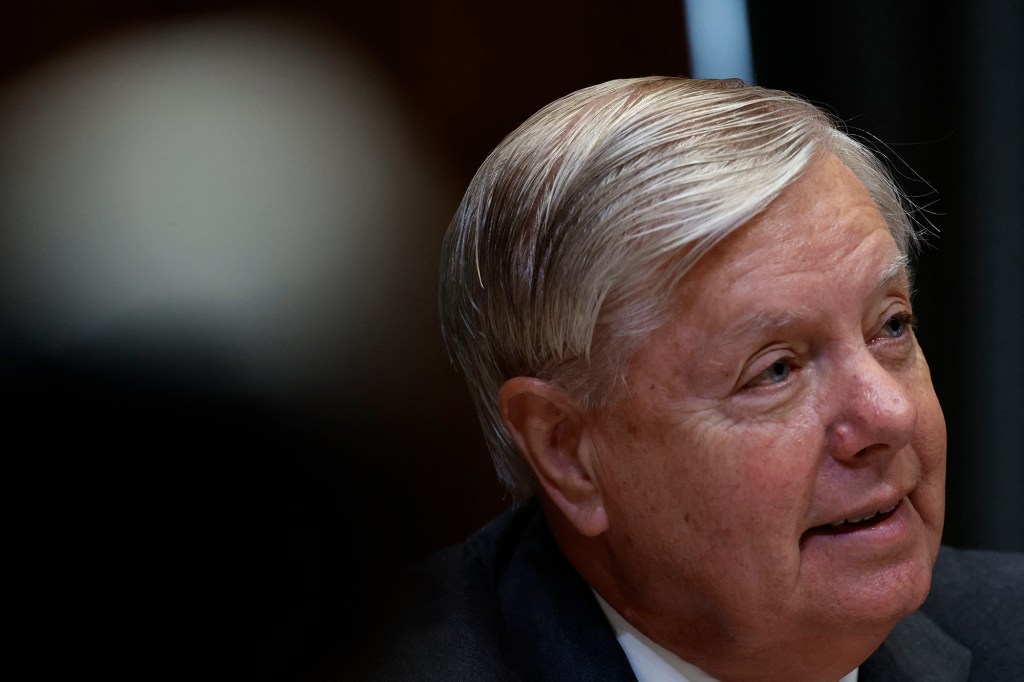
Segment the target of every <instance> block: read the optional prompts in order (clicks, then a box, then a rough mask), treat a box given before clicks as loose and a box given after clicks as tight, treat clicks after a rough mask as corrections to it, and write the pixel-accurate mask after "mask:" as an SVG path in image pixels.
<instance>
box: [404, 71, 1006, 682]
mask: <svg viewBox="0 0 1024 682" xmlns="http://www.w3.org/2000/svg"><path fill="white" fill-rule="evenodd" d="M915 240H916V236H915V232H914V228H913V226H912V224H911V222H910V220H909V219H908V216H907V213H906V211H905V210H904V208H903V205H902V202H901V197H900V195H899V193H898V191H897V189H896V188H895V186H894V184H893V182H892V181H891V179H890V178H889V176H888V175H887V173H886V171H885V170H884V168H883V166H882V165H881V164H880V163H879V162H878V161H877V160H876V158H875V157H874V156H873V155H872V154H871V153H870V152H869V151H867V150H866V149H865V148H864V147H863V146H862V145H861V144H860V143H858V142H857V141H855V140H853V139H852V138H850V137H849V136H848V135H846V134H844V133H843V132H841V131H840V130H838V129H837V128H836V127H835V126H834V125H833V124H832V122H831V121H830V120H829V119H828V118H827V117H826V116H825V115H823V114H822V113H821V112H820V111H818V110H817V109H815V108H814V107H813V106H811V105H809V104H808V103H806V102H804V101H802V100H800V99H798V98H795V97H793V96H791V95H788V94H785V93H781V92H775V91H770V90H764V89H761V88H756V87H750V86H746V85H744V84H742V83H740V82H733V81H694V80H684V79H669V78H648V79H639V80H628V81H614V82H610V83H606V84H603V85H598V86H595V87H591V88H587V89H585V90H581V91H579V92H576V93H573V94H571V95H569V96H567V97H565V98H563V99H561V100H559V101H557V102H555V103H553V104H551V105H549V106H548V107H546V108H544V109H543V110H541V111H540V112H538V113H537V114H536V115H534V116H533V117H532V118H530V119H529V120H528V121H526V122H525V123H524V124H523V125H522V126H520V127H519V128H518V129H517V130H516V131H515V132H513V133H512V134H511V135H510V136H509V137H508V138H506V139H505V140H504V141H503V142H502V143H501V145H499V146H498V148H497V149H496V150H495V151H494V152H493V153H492V154H491V156H490V157H489V158H488V159H487V160H486V162H485V163H484V165H483V166H482V168H481V169H480V171H479V172H478V173H477V175H476V177H475V178H474V180H473V183H472V185H471V186H470V188H469V190H468V192H467V193H466V196H465V198H464V200H463V202H462V205H461V206H460V208H459V210H458V213H457V215H456V217H455V220H454V222H453V224H452V226H451V229H450V231H449V234H448V236H447V239H446V242H445V247H444V262H443V272H442V283H441V298H442V309H443V318H444V332H445V335H446V338H447V340H448V343H449V344H450V347H451V348H452V350H453V354H454V356H455V358H456V359H457V362H458V364H459V366H460V367H461V369H462V371H463V372H464V373H465V375H466V378H467V380H468V382H469V384H470V387H471V389H472V392H473V396H474V399H475V401H476V405H477V408H478V410H479V413H480V416H481V420H482V422H483V426H484V429H485V432H486V435H487V438H488V440H489V445H490V448H491V452H492V456H493V459H494V462H495V466H496V468H497V471H498V474H499V476H500V477H501V479H502V480H503V481H504V483H505V484H506V486H507V487H508V489H509V490H510V491H511V492H512V494H513V495H514V497H515V498H516V499H517V500H519V501H520V502H521V504H519V505H517V506H516V507H515V508H514V509H512V510H511V511H510V512H508V513H506V514H505V515H504V516H503V517H501V518H500V519H498V520H497V521H495V522H494V523H492V524H490V525H489V526H488V527H486V528H485V529H483V530H482V531H480V532H479V533H477V534H476V535H475V536H474V537H472V538H471V539H470V540H469V541H468V542H467V543H466V544H465V545H464V546H463V547H461V548H456V549H453V550H449V551H448V552H446V553H442V554H441V555H439V556H438V557H436V558H435V559H434V560H432V561H431V562H428V563H427V564H426V565H425V566H423V567H421V569H420V570H419V572H418V574H417V575H416V577H415V579H414V580H413V581H412V583H411V585H410V586H411V588H412V590H411V591H412V592H414V593H416V594H417V595H418V596H419V599H420V600H421V603H420V604H419V606H418V607H417V608H416V609H414V610H413V611H412V612H411V613H410V614H408V619H407V621H405V623H404V625H403V627H404V629H403V630H402V631H401V632H400V635H401V637H400V639H399V647H398V648H397V649H396V650H394V651H392V652H391V654H390V655H391V656H392V659H391V661H390V665H391V669H390V671H389V674H388V675H386V676H391V677H396V678H400V677H402V676H408V677H411V678H414V679H474V680H475V679H481V680H487V679H523V680H640V681H641V682H643V681H646V680H677V681H678V680H689V681H690V682H698V681H703V680H712V679H714V680H723V681H731V680H786V681H794V680H829V681H832V682H834V681H836V680H843V681H844V682H846V681H848V680H857V679H860V680H861V682H870V681H871V680H896V679H900V680H966V679H972V680H973V679H978V680H982V679H984V680H994V679H1019V677H1018V676H1019V675H1024V664H1022V660H1021V653H1020V649H1021V647H1022V643H1021V641H1020V637H1021V632H1022V620H1024V606H1022V600H1021V586H1022V584H1024V570H1022V564H1021V562H1020V561H1019V560H1018V559H1017V558H1014V557H1005V556H998V555H984V556H981V555H977V554H968V553H962V552H955V551H953V550H943V551H942V552H941V553H940V550H939V544H940V535H941V532H942V521H943V502H944V476H945V455H946V453H945V448H946V435H945V425H944V422H943V416H942V411H941V409H940V407H939V404H938V401H937V400H936V397H935V392H934V390H933V389H932V383H931V379H930V375H929V370H928V365H927V364H926V362H925V358H924V355H923V354H922V352H921V348H920V346H919V345H918V343H917V340H916V338H915V336H914V315H913V310H912V302H911V276H910V271H909V268H908V254H909V252H910V251H911V249H912V247H913V246H914V243H915ZM936 557H938V565H937V566H936ZM933 567H934V570H935V572H934V574H933ZM930 589H931V592H932V594H931V597H930V598H929V600H928V602H927V606H926V608H925V609H924V610H923V611H919V608H920V607H921V605H922V603H925V599H926V597H928V595H929V590H930ZM994 620H998V621H1001V622H1000V623H998V625H996V626H994V625H995V624H993V623H992V621H994ZM396 627H397V626H396ZM1015 633H1016V634H1015Z"/></svg>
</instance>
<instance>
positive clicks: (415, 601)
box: [359, 504, 1024, 682]
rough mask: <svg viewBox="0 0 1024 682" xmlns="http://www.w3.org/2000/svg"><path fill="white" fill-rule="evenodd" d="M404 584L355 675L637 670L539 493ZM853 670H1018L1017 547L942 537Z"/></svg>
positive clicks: (510, 675) (523, 676) (1020, 587)
mask: <svg viewBox="0 0 1024 682" xmlns="http://www.w3.org/2000/svg"><path fill="white" fill-rule="evenodd" d="M403 587H404V589H403V590H401V591H400V599H399V600H400V601H401V602H403V604H404V606H405V608H403V609H401V611H400V615H399V617H397V618H392V619H389V622H387V623H384V624H382V625H381V627H382V629H383V630H385V631H387V632H388V633H389V638H388V639H389V641H388V642H386V643H385V644H384V645H383V646H382V647H379V648H376V649H374V650H373V654H372V656H371V659H372V661H371V664H370V668H371V670H370V671H369V672H367V671H366V670H362V671H360V673H359V677H360V679H367V678H369V679H385V680H445V681H458V680H467V681H468V680H473V681H474V682H475V681H478V680H530V681H534V680H537V681H540V680H552V681H558V682H567V681H572V680H581V681H582V680H588V681H589V680H609V681H610V680H630V681H633V682H635V680H636V677H635V676H634V674H633V671H632V669H631V668H630V666H629V662H628V661H627V659H626V656H625V654H624V653H623V651H622V649H621V647H620V646H619V644H618V642H617V641H616V639H615V634H614V632H613V631H612V629H611V626H609V624H608V621H607V620H606V619H605V616H604V614H603V612H602V611H601V608H600V606H598V604H597V602H596V600H595V599H594V597H593V595H592V593H591V591H590V588H589V586H588V585H587V584H586V583H585V582H584V581H583V579H582V578H580V576H579V575H578V574H577V573H576V572H575V571H574V570H573V569H572V567H571V566H570V565H569V563H568V562H567V561H566V559H565V558H564V557H563V556H562V553H561V552H560V551H559V549H558V546H557V545H556V544H555V541H554V539H553V538H552V537H551V533H550V531H549V530H548V527H547V524H546V522H545V521H544V517H543V514H541V513H540V510H539V508H538V506H537V505H536V504H530V505H526V506H524V507H519V508H515V509H512V510H510V511H509V512H506V513H505V514H503V515H502V516H501V517H499V518H498V519H496V520H495V521H493V522H492V523H490V524H489V525H487V526H485V527H484V528H483V529H482V530H480V531H479V532H478V533H476V534H475V535H473V536H472V537H471V538H470V539H469V540H468V541H467V542H466V543H465V544H464V545H462V546H461V547H453V548H451V549H448V550H445V551H443V552H441V553H440V554H438V555H436V556H435V557H434V558H433V559H431V560H430V561H428V562H427V563H425V564H423V565H422V566H420V567H418V569H417V570H416V571H415V573H414V574H413V576H412V577H411V578H410V579H409V581H408V582H407V583H405V584H404V586H403ZM410 605H411V606H410ZM860 676H861V677H860V679H861V682H890V681H892V682H895V681H897V680H905V681H920V680H927V681H929V682H932V681H935V682H954V681H967V680H971V681H974V680H977V681H979V682H980V681H985V682H993V681H996V682H998V681H1001V680H1022V679H1024V556H1020V555H1015V554H1000V553H996V552H964V551H958V550H954V549H949V548H944V549H943V550H942V552H941V553H940V555H939V560H938V563H937V565H936V568H935V574H934V578H933V586H932V592H931V594H930V596H929V597H928V600H927V602H926V603H925V605H924V607H923V608H922V609H921V610H920V611H918V612H917V613H915V614H913V615H911V616H910V617H908V618H906V619H904V620H903V621H901V622H900V623H899V624H898V625H897V626H896V628H895V629H894V630H893V632H892V634H891V635H890V636H889V638H888V639H886V641H885V642H884V643H883V644H882V646H881V647H880V648H879V649H878V651H877V652H875V654H874V655H872V657H871V658H869V659H868V660H867V661H866V662H865V663H864V664H863V665H862V666H861V672H860Z"/></svg>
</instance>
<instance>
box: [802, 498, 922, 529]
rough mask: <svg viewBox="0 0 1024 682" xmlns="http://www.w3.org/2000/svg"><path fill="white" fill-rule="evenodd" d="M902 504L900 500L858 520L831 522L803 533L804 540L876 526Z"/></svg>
mask: <svg viewBox="0 0 1024 682" xmlns="http://www.w3.org/2000/svg"><path fill="white" fill-rule="evenodd" d="M902 503H903V500H902V499H901V500H898V501H897V502H896V503H895V504H893V505H892V506H891V507H889V508H887V509H879V510H877V511H873V512H871V513H869V514H867V515H866V516H862V517H860V518H852V519H842V520H840V521H833V522H832V523H826V524H823V525H821V526H815V527H814V528H811V529H809V530H808V531H807V532H805V533H804V539H807V538H808V537H810V536H812V535H845V534H847V533H854V532H856V531H859V530H863V529H865V528H870V527H872V526H877V525H878V524H880V523H882V522H883V521H885V520H886V519H888V518H889V517H890V516H892V515H893V514H894V513H896V510H897V509H898V508H899V506H900V504H902Z"/></svg>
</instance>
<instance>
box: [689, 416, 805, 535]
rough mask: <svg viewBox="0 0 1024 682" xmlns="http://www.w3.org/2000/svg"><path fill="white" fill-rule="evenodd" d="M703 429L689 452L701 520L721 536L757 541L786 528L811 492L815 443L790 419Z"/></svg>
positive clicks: (800, 513)
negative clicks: (787, 420)
mask: <svg viewBox="0 0 1024 682" xmlns="http://www.w3.org/2000/svg"><path fill="white" fill-rule="evenodd" d="M714 431H715V432H714V433H712V432H708V431H705V432H704V433H703V434H702V437H701V439H700V442H699V443H698V444H697V445H696V446H695V447H697V449H695V450H694V451H693V452H694V453H695V455H694V460H695V465H694V466H693V467H692V469H693V471H692V480H693V481H696V482H697V483H698V484H697V485H696V486H695V489H694V490H693V494H694V496H695V499H696V501H699V503H700V506H699V508H698V509H697V510H696V511H697V512H698V513H699V518H701V519H702V520H703V521H704V523H706V524H707V525H708V526H712V527H714V529H715V530H716V531H717V532H719V533H721V534H722V535H721V537H722V538H724V539H730V538H742V539H743V540H744V541H745V542H752V543H754V544H757V542H758V539H763V540H765V541H767V540H769V539H775V538H778V537H779V535H780V534H782V535H785V536H787V537H788V535H790V534H791V532H792V528H793V525H794V521H795V520H797V519H802V518H803V515H804V511H805V509H806V508H807V506H808V505H809V504H810V501H811V499H812V496H813V492H814V487H815V480H816V478H817V469H818V467H817V461H818V456H817V454H816V453H817V452H818V451H819V445H818V444H817V440H816V439H815V437H814V436H813V434H809V433H808V432H807V430H806V429H804V428H800V427H798V426H796V425H794V424H791V423H790V424H781V423H761V424H757V423H754V424H751V423H745V424H736V423H732V424H729V425H728V426H727V427H724V428H720V429H716V430H714Z"/></svg>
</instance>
